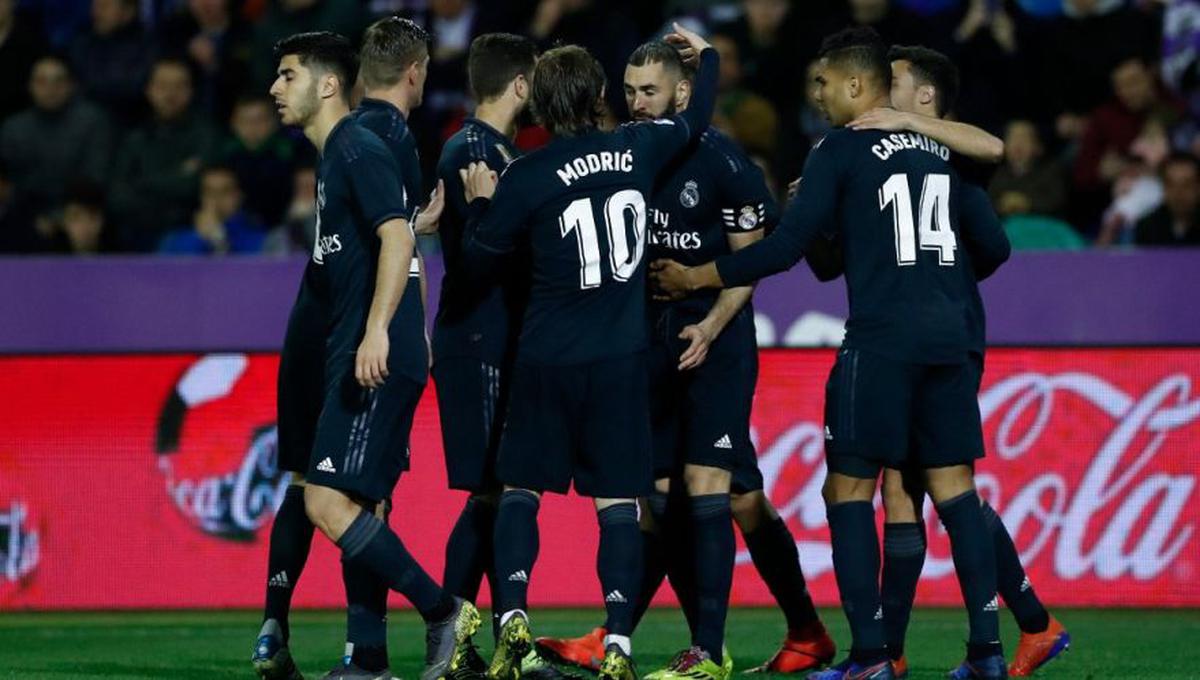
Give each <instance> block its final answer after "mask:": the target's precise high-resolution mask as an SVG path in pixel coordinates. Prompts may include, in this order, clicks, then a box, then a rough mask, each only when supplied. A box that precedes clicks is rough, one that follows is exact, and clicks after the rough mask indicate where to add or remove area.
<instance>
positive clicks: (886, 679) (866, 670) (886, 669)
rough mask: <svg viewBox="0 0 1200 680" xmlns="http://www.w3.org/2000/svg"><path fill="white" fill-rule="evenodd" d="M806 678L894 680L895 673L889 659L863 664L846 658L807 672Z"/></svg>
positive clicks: (808, 679) (813, 679) (826, 679)
mask: <svg viewBox="0 0 1200 680" xmlns="http://www.w3.org/2000/svg"><path fill="white" fill-rule="evenodd" d="M807 680H896V673H895V671H894V666H893V665H892V662H891V661H881V662H879V663H876V664H871V665H870V666H864V665H862V664H859V663H855V662H854V661H851V660H850V659H846V660H845V661H843V662H841V663H839V664H837V665H836V666H830V667H829V668H827V669H825V670H823V671H817V672H816V673H809V674H808V678H807Z"/></svg>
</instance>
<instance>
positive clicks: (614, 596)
mask: <svg viewBox="0 0 1200 680" xmlns="http://www.w3.org/2000/svg"><path fill="white" fill-rule="evenodd" d="M604 601H605V602H617V603H621V604H624V603H626V602H629V600H626V599H625V596H624V595H622V594H621V591H619V590H614V591H612V592H611V593H609V594H608V595H605V596H604Z"/></svg>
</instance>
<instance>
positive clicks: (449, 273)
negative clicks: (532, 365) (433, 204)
mask: <svg viewBox="0 0 1200 680" xmlns="http://www.w3.org/2000/svg"><path fill="white" fill-rule="evenodd" d="M518 155H520V154H519V152H518V151H517V148H516V147H515V146H513V144H512V142H511V141H510V140H509V139H508V137H505V136H504V135H503V134H501V133H500V132H499V131H498V130H496V129H495V128H493V127H492V126H490V125H488V124H487V123H484V122H482V121H480V120H476V119H474V118H468V119H467V120H466V121H464V122H463V127H462V129H461V130H459V131H458V132H457V133H456V134H455V135H454V136H453V137H451V138H450V139H449V140H447V141H446V144H445V146H443V147H442V157H441V159H439V160H438V166H437V174H438V179H440V180H442V182H443V183H444V185H445V192H446V207H445V209H444V210H443V211H442V217H441V220H439V224H438V234H439V235H440V236H441V240H442V257H443V261H444V262H445V267H446V274H445V276H444V277H443V278H442V292H441V301H440V302H439V304H438V314H437V320H436V321H435V322H434V326H433V356H434V358H435V359H442V358H446V357H455V356H460V357H461V356H466V357H474V358H477V359H482V360H484V361H487V362H488V363H491V364H492V365H499V364H500V363H501V362H502V361H503V359H504V357H505V354H506V353H507V352H508V351H509V349H510V347H511V345H512V342H513V338H512V337H511V336H512V334H513V330H514V329H515V328H518V327H519V326H520V314H521V313H522V312H523V311H524V297H525V293H526V292H527V291H526V290H525V289H527V288H528V284H525V283H523V281H522V280H523V279H528V272H527V270H526V271H520V270H519V268H518V267H516V266H514V264H515V263H511V262H509V263H506V265H507V266H506V272H507V273H506V274H503V275H501V276H499V277H497V278H498V281H496V282H494V283H492V282H488V283H483V282H480V281H477V280H473V278H472V277H470V276H469V275H468V273H467V272H465V271H463V266H464V265H463V260H462V246H463V230H464V228H465V227H466V223H467V201H466V197H465V196H463V183H462V178H461V177H460V176H459V174H458V171H459V170H461V169H462V168H465V167H467V166H468V165H470V164H471V163H474V162H478V161H482V162H484V163H487V166H488V167H489V168H491V169H492V170H494V171H496V172H498V173H499V172H503V171H504V169H505V168H507V167H508V164H509V163H510V162H512V160H513V159H514V158H516V157H517V156H518Z"/></svg>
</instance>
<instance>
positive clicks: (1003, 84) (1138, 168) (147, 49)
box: [0, 0, 1200, 254]
mask: <svg viewBox="0 0 1200 680" xmlns="http://www.w3.org/2000/svg"><path fill="white" fill-rule="evenodd" d="M387 14H401V15H405V16H409V17H411V18H413V19H415V20H416V21H418V22H419V23H421V24H422V25H424V26H425V27H426V28H427V29H428V30H429V32H430V33H431V34H432V35H433V39H434V44H433V51H432V55H431V61H430V65H429V79H428V84H427V87H426V96H425V101H424V104H423V106H421V107H420V108H419V109H417V110H416V111H415V112H414V113H413V115H412V120H411V121H410V122H411V124H412V128H413V129H414V130H415V131H416V133H417V135H418V138H419V146H420V149H421V151H422V160H423V163H425V165H426V166H427V167H426V170H427V172H426V173H425V176H426V177H427V178H429V177H433V173H432V171H431V170H432V165H431V164H432V163H434V162H435V161H436V159H437V157H438V152H439V149H440V147H441V144H442V142H443V141H444V140H445V139H447V138H448V137H449V136H450V135H452V134H453V133H454V131H455V130H457V129H458V127H459V126H460V123H461V120H462V119H463V117H464V116H465V114H466V113H467V112H469V111H470V110H471V108H472V102H471V101H470V100H469V96H468V94H467V87H466V70H465V60H466V53H467V48H468V47H469V45H470V43H471V40H472V38H473V37H475V36H476V35H479V34H481V33H485V32H489V31H497V30H503V31H512V32H517V33H524V34H527V35H529V36H531V37H533V38H535V39H536V41H537V42H538V43H539V44H540V45H541V46H543V47H549V46H551V45H554V44H558V43H575V44H580V45H583V46H585V47H587V48H588V49H589V50H591V51H592V52H593V54H595V55H596V56H597V58H598V59H599V60H600V62H601V63H602V64H603V65H604V67H605V70H606V72H607V75H608V82H609V86H608V90H607V95H608V100H609V103H610V108H611V110H612V114H613V115H612V116H611V120H612V122H614V123H615V122H616V121H618V120H621V119H623V118H624V117H625V104H624V102H623V100H622V92H621V88H620V87H619V83H620V82H621V79H622V73H623V70H624V64H625V59H626V57H627V56H628V55H629V53H630V52H631V51H632V50H633V48H634V47H636V46H637V45H638V44H639V43H641V42H642V41H643V40H645V39H647V38H648V37H650V36H652V35H655V34H661V33H662V32H663V30H664V27H665V26H667V25H669V21H670V19H672V18H677V17H685V18H686V19H687V21H689V22H691V25H692V26H694V27H697V28H700V29H702V30H703V31H704V32H705V33H706V34H707V35H709V36H710V40H711V42H712V44H713V45H714V46H715V47H716V48H717V49H718V51H719V52H720V54H721V73H720V85H719V98H718V104H717V114H716V117H715V123H716V124H717V125H718V126H719V127H720V128H721V129H723V130H725V131H727V132H728V133H729V134H730V135H731V136H733V137H734V138H735V139H737V140H738V141H739V142H740V143H741V144H742V145H743V146H744V147H745V148H746V149H747V150H748V151H749V152H750V153H751V154H752V155H753V156H754V157H755V159H756V161H758V162H759V163H760V164H761V165H762V166H763V168H764V169H765V170H766V171H767V173H768V177H769V178H770V182H771V184H772V185H773V187H774V188H775V189H777V190H782V188H783V187H784V185H786V183H787V181H788V180H790V179H792V178H794V177H795V176H796V175H797V174H799V172H800V168H801V167H802V164H803V161H804V158H805V156H806V154H807V152H808V149H809V148H810V147H811V145H812V144H813V142H814V141H816V140H817V139H819V138H820V136H821V135H822V134H824V132H825V131H826V130H827V125H828V124H827V123H826V122H825V121H824V120H823V119H822V117H821V115H820V114H819V112H818V111H817V110H816V109H815V108H814V106H813V104H812V102H811V98H810V96H808V93H810V91H811V87H810V86H809V85H808V83H807V81H808V75H807V73H808V69H807V68H806V65H808V64H809V63H810V62H811V61H812V60H813V57H814V55H815V53H816V51H817V48H818V46H819V44H820V40H821V37H822V36H824V35H826V34H828V33H830V32H832V31H834V30H837V29H839V28H842V27H844V26H846V25H855V24H857V25H870V26H873V27H874V28H876V29H877V30H878V31H879V33H880V34H881V35H882V36H883V37H884V38H885V39H886V40H888V41H889V42H891V43H893V44H901V45H913V44H922V45H926V46H929V47H932V48H935V49H937V50H940V51H942V52H944V53H946V54H948V55H950V56H951V57H952V58H953V59H954V60H955V62H956V63H957V64H958V65H959V67H960V69H961V72H962V79H961V88H960V93H959V97H958V103H957V106H956V107H955V116H956V117H957V118H958V119H960V120H964V121H966V122H970V123H974V124H977V125H980V126H982V127H984V128H986V129H988V130H990V131H992V132H993V133H994V134H996V135H998V136H1001V137H1002V138H1003V139H1004V141H1005V143H1006V144H1005V153H1004V159H1003V161H1002V162H1001V163H1000V164H999V165H998V166H996V167H979V168H970V169H969V170H968V172H969V173H970V174H971V175H973V176H972V178H971V179H973V180H974V181H977V182H979V183H982V184H986V185H987V186H988V188H989V192H990V194H991V197H992V200H993V203H994V206H995V208H996V210H997V211H998V212H999V213H1000V214H1001V215H1002V216H1003V217H1005V218H1006V229H1007V230H1008V232H1009V235H1010V238H1011V239H1012V241H1013V244H1014V247H1017V248H1080V247H1087V246H1090V245H1093V244H1094V245H1097V246H1110V245H1125V244H1136V245H1152V246H1163V245H1200V160H1198V158H1200V0H1138V1H1134V0H1129V1H1126V0H793V1H791V2H789V0H741V1H740V2H738V1H730V0H723V1H721V0H716V1H714V0H665V1H663V2H645V1H637V0H91V2H90V3H89V2H88V1H87V0H0V252H22V253H46V252H60V253H76V254H91V253H109V252H159V253H170V254H219V253H259V252H267V253H286V252H302V251H306V250H310V249H311V238H312V224H313V220H314V217H313V215H314V206H315V198H314V185H315V179H314V171H313V166H314V162H315V158H314V152H313V150H312V148H311V146H309V144H308V143H307V141H305V140H304V138H303V136H302V135H300V134H299V133H298V132H297V131H294V130H287V129H281V128H280V126H279V123H278V117H277V115H276V112H275V107H274V103H273V102H272V100H271V98H270V97H269V96H268V95H267V88H268V86H269V85H270V82H271V80H272V79H273V77H274V73H273V69H274V64H275V62H274V61H273V59H272V57H271V48H272V46H273V45H274V43H275V42H276V41H277V40H279V39H280V38H282V37H284V36H287V35H289V34H292V33H296V32H300V31H307V30H316V29H323V30H333V31H337V32H340V33H343V34H345V35H347V36H349V37H351V38H352V39H355V40H356V39H357V37H358V36H359V35H360V34H361V32H362V30H363V29H364V28H365V27H366V25H367V24H368V23H369V22H370V21H371V20H373V19H374V18H377V17H379V16H383V15H387ZM545 139H546V135H545V133H544V131H541V130H540V129H538V128H536V127H533V126H532V125H531V126H530V127H528V128H526V129H525V130H524V131H523V133H522V134H521V136H520V137H519V139H518V141H519V143H520V145H521V146H523V147H526V148H529V147H533V146H537V145H538V144H540V143H542V142H543V141H544V140H545ZM781 195H782V194H781Z"/></svg>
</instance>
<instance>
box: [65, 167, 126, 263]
mask: <svg viewBox="0 0 1200 680" xmlns="http://www.w3.org/2000/svg"><path fill="white" fill-rule="evenodd" d="M54 226H55V233H54V248H53V249H54V250H55V251H57V252H60V253H65V254H69V255H99V254H102V253H108V252H112V251H113V250H115V243H114V240H113V234H112V230H111V229H109V227H108V219H107V217H106V216H105V209H104V188H103V187H102V186H101V185H99V184H96V183H95V182H87V181H83V182H77V183H75V184H74V185H72V186H71V187H70V188H69V189H68V190H67V199H66V203H65V204H64V205H63V209H62V214H61V215H59V217H58V220H57V222H56V224H55V225H54Z"/></svg>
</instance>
